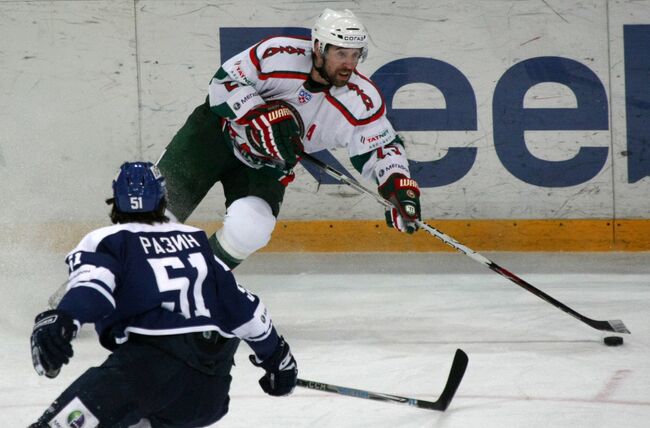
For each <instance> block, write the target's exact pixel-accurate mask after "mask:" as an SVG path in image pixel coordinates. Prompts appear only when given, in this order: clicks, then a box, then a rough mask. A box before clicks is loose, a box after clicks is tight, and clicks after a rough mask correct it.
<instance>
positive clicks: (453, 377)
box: [418, 349, 469, 412]
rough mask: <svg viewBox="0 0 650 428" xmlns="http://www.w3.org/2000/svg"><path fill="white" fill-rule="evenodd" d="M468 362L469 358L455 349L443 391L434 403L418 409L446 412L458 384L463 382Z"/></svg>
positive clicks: (460, 350)
mask: <svg viewBox="0 0 650 428" xmlns="http://www.w3.org/2000/svg"><path fill="white" fill-rule="evenodd" d="M468 362H469V358H468V357H467V354H466V353H465V352H464V351H463V350H462V349H456V355H454V361H453V362H452V363H451V370H450V371H449V377H448V378H447V384H446V385H445V389H443V390H442V394H440V397H439V398H438V399H437V400H436V401H435V402H434V403H430V405H429V406H428V407H427V406H426V405H424V406H418V407H423V408H425V409H426V408H430V409H432V410H439V411H441V412H444V411H445V410H447V407H449V404H451V400H453V399H454V395H455V394H456V391H457V390H458V386H459V385H460V382H461V381H462V380H463V376H465V370H466V369H467V363H468ZM425 403H426V402H425Z"/></svg>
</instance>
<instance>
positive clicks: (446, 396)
mask: <svg viewBox="0 0 650 428" xmlns="http://www.w3.org/2000/svg"><path fill="white" fill-rule="evenodd" d="M467 362H468V358H467V354H466V353H465V352H463V350H462V349H457V350H456V354H455V355H454V361H453V362H452V363H451V370H450V371H449V377H448V378H447V383H446V384H445V389H443V390H442V394H440V397H438V399H437V400H436V401H426V400H418V399H417V398H407V397H400V396H398V395H390V394H382V393H379V392H370V391H365V390H363V389H354V388H348V387H344V386H338V385H331V384H329V383H322V382H315V381H313V380H305V379H298V386H300V387H303V388H308V389H315V390H317V391H324V392H331V393H333V394H341V395H347V396H350V397H357V398H365V399H367V400H376V401H387V402H390V403H395V404H406V405H407V406H411V407H417V408H419V409H427V410H438V411H440V412H444V411H445V410H446V409H447V407H449V404H450V403H451V400H452V399H453V398H454V394H456V390H457V389H458V385H460V382H461V380H463V375H464V374H465V369H466V368H467Z"/></svg>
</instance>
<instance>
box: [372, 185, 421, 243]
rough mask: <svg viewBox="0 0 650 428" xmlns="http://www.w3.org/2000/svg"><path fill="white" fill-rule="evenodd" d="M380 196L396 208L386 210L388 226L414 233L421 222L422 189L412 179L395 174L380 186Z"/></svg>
mask: <svg viewBox="0 0 650 428" xmlns="http://www.w3.org/2000/svg"><path fill="white" fill-rule="evenodd" d="M378 190H379V194H380V195H381V196H382V197H383V198H384V199H386V200H387V201H389V202H391V203H392V204H393V205H394V208H387V209H386V224H388V227H394V228H395V229H397V230H399V231H400V232H406V233H413V232H415V231H416V230H417V229H418V227H417V225H416V224H415V220H420V188H419V187H418V183H417V182H416V181H415V180H413V179H412V178H408V177H406V176H405V175H402V174H393V175H391V176H390V177H388V180H386V182H384V184H382V185H381V186H379V189H378Z"/></svg>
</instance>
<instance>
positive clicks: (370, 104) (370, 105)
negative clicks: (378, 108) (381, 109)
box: [348, 82, 375, 111]
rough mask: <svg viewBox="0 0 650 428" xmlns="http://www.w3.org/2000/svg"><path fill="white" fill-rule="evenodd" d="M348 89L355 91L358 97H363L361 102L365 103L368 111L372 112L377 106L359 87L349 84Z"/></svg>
mask: <svg viewBox="0 0 650 428" xmlns="http://www.w3.org/2000/svg"><path fill="white" fill-rule="evenodd" d="M348 89H350V90H351V91H355V92H356V93H357V95H358V96H360V97H361V101H363V105H365V106H366V110H367V111H370V110H372V109H373V108H374V107H375V104H374V103H373V102H372V98H370V97H369V96H368V94H366V93H365V92H364V91H363V89H361V88H360V87H359V85H356V84H354V83H350V82H348Z"/></svg>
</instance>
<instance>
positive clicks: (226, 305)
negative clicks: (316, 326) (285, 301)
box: [31, 162, 298, 428]
mask: <svg viewBox="0 0 650 428" xmlns="http://www.w3.org/2000/svg"><path fill="white" fill-rule="evenodd" d="M107 203H109V204H110V205H112V211H111V220H112V222H113V223H114V225H113V226H109V227H104V228H100V229H97V230H95V231H93V232H90V233H89V234H88V235H86V236H85V237H84V238H83V239H82V240H81V242H80V243H79V245H78V246H77V247H76V248H75V249H74V250H73V251H72V252H70V253H69V254H68V256H67V258H66V261H67V263H68V267H69V271H70V277H69V281H68V287H67V292H66V294H65V295H64V297H63V299H62V300H61V302H60V303H59V305H58V307H57V308H56V309H54V310H48V311H45V312H43V313H41V314H39V315H38V316H37V317H36V320H35V325H34V330H33V332H32V336H31V349H32V360H33V364H34V368H35V369H36V372H37V373H38V374H39V375H45V376H47V377H50V378H52V377H55V376H57V375H58V374H59V371H60V369H61V366H62V365H63V364H67V363H68V361H69V359H70V358H71V357H72V354H73V351H72V345H71V342H72V340H73V339H74V337H75V336H76V333H77V331H78V330H79V328H80V327H81V325H82V324H86V323H94V325H95V329H96V331H97V333H98V335H99V340H100V343H101V344H102V346H104V347H105V348H107V349H109V350H110V351H111V354H110V355H109V356H108V358H107V359H106V361H104V363H103V364H101V365H100V366H99V367H92V368H90V369H89V370H87V371H86V372H85V373H84V374H82V375H81V376H80V377H79V378H78V379H77V380H75V381H74V382H73V383H72V384H71V385H70V386H69V387H68V388H67V389H66V390H65V391H64V392H63V393H62V394H61V395H60V396H59V397H58V398H57V399H56V400H55V401H54V403H52V405H51V406H50V407H49V408H48V409H47V410H46V411H45V413H44V414H43V415H42V416H41V418H40V419H39V420H38V422H36V423H34V424H33V425H32V426H31V427H32V428H41V427H63V426H66V427H67V426H71V427H77V426H78V427H81V426H83V427H84V428H91V427H96V426H101V427H129V426H132V425H135V424H138V423H142V424H145V423H146V421H148V423H149V424H150V425H151V426H152V427H199V426H207V425H210V424H212V423H214V422H216V421H217V420H219V419H221V418H222V417H223V416H224V415H225V414H226V412H227V411H228V402H229V396H228V391H229V388H230V382H231V376H230V370H231V367H232V365H233V357H234V354H235V351H236V349H237V346H238V344H239V341H240V339H241V340H244V341H245V342H246V343H247V344H248V345H249V346H250V347H251V349H252V350H253V351H254V355H251V357H250V360H251V362H252V363H253V364H254V365H256V366H259V367H261V368H263V369H264V370H265V372H266V373H265V375H264V376H263V377H262V378H261V379H260V386H261V387H262V389H263V390H264V391H265V392H266V393H268V394H270V395H274V396H281V395H288V394H290V393H291V392H292V391H293V389H294V387H295V385H296V379H297V373H298V370H297V364H296V361H295V359H294V358H293V355H292V354H291V351H290V349H289V345H288V344H287V342H286V341H285V340H284V339H283V338H282V337H281V336H280V335H279V334H278V333H277V331H276V329H275V327H274V326H273V323H272V321H271V317H270V315H269V313H268V311H267V309H266V307H265V306H264V304H263V303H262V302H261V301H260V299H259V298H258V297H257V296H255V295H254V294H252V293H250V292H248V291H247V290H246V289H244V288H243V287H241V286H240V285H238V284H237V282H236V281H235V279H234V277H233V275H232V273H231V272H230V270H229V269H228V267H227V266H226V265H225V264H224V263H223V262H221V261H220V260H218V259H217V258H216V257H215V256H214V255H213V253H212V250H211V248H210V245H209V243H208V239H207V236H206V235H205V233H204V232H203V231H201V230H199V229H196V228H194V227H191V226H187V225H182V224H178V223H172V222H170V221H169V219H168V218H167V217H165V215H164V211H165V207H166V194H165V181H164V178H163V177H162V176H161V175H160V173H159V172H158V171H157V169H156V167H155V166H154V165H152V164H151V163H144V162H133V163H124V164H123V165H122V166H121V168H120V172H119V174H118V176H117V177H116V179H115V180H114V181H113V198H111V199H109V200H107Z"/></svg>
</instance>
